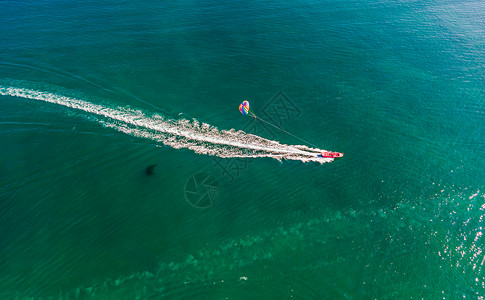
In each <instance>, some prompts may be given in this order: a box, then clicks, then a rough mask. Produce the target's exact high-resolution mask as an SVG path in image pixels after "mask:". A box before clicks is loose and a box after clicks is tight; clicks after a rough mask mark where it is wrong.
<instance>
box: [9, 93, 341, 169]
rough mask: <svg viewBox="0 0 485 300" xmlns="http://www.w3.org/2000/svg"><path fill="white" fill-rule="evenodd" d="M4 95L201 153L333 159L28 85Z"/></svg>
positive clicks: (313, 151) (311, 150)
mask: <svg viewBox="0 0 485 300" xmlns="http://www.w3.org/2000/svg"><path fill="white" fill-rule="evenodd" d="M0 95H3V96H12V97H20V98H25V99H32V100H39V101H44V102H48V103H53V104H58V105H62V106H65V107H69V108H73V109H76V110H80V111H83V112H86V113H90V114H94V115H96V116H97V117H101V118H100V119H98V122H99V123H100V124H101V125H103V126H105V127H108V128H113V129H115V130H118V131H120V132H123V133H125V134H128V135H131V136H135V137H140V138H146V139H150V140H152V141H155V142H159V143H163V144H164V145H167V146H170V147H172V148H175V149H182V148H186V149H190V150H192V151H194V152H195V153H198V154H207V155H214V156H218V157H221V158H234V157H240V158H245V157H246V158H256V157H270V158H274V159H277V160H282V159H289V160H299V161H302V162H310V161H314V162H318V163H325V162H331V161H333V158H323V157H321V156H318V155H319V154H320V153H321V152H322V151H324V150H322V149H316V148H310V147H308V146H305V145H285V144H280V143H279V142H277V141H273V140H268V139H265V138H262V137H259V136H257V135H254V134H250V133H246V132H244V131H241V130H239V131H236V130H234V129H230V130H219V129H218V128H216V127H214V126H211V125H209V124H207V123H201V122H199V121H197V120H196V119H194V120H192V121H190V120H187V119H180V120H174V119H167V118H164V117H163V116H161V115H159V114H152V115H147V114H146V113H144V112H142V111H140V110H134V109H131V108H124V107H117V108H110V107H105V106H102V105H98V104H94V103H90V102H87V101H84V100H79V99H75V98H71V97H66V96H63V95H57V94H53V93H48V92H41V91H36V90H31V89H26V88H17V87H4V86H0Z"/></svg>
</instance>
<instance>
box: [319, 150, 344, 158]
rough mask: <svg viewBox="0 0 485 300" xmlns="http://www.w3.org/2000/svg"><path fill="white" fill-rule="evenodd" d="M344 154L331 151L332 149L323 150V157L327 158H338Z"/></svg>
mask: <svg viewBox="0 0 485 300" xmlns="http://www.w3.org/2000/svg"><path fill="white" fill-rule="evenodd" d="M342 156H344V154H343V153H339V152H331V151H323V152H322V157H327V158H338V157H342Z"/></svg>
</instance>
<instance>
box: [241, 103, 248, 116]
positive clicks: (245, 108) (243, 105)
mask: <svg viewBox="0 0 485 300" xmlns="http://www.w3.org/2000/svg"><path fill="white" fill-rule="evenodd" d="M239 111H240V112H241V113H242V114H243V115H247V114H248V113H249V102H248V101H247V100H244V101H243V102H242V103H241V104H239Z"/></svg>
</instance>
